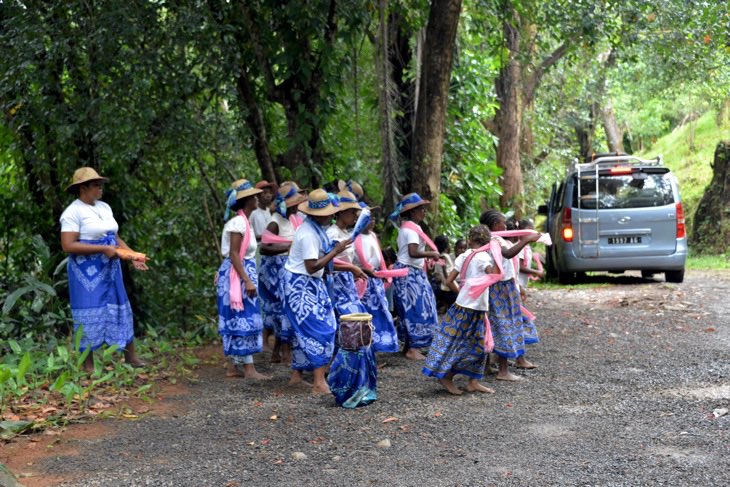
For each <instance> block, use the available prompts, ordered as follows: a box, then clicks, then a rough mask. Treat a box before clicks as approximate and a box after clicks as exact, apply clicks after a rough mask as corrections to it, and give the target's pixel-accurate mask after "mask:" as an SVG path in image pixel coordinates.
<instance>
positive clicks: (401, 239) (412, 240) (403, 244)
mask: <svg viewBox="0 0 730 487" xmlns="http://www.w3.org/2000/svg"><path fill="white" fill-rule="evenodd" d="M409 244H418V250H420V251H423V250H425V249H426V242H424V241H423V240H421V237H419V236H418V234H417V233H416V232H415V231H413V230H409V229H407V228H402V227H401V228H400V229H399V230H398V262H400V263H401V264H405V265H409V266H411V267H417V268H419V269H421V268H423V260H424V259H423V258H422V257H419V258H413V257H411V256H410V254H408V245H409Z"/></svg>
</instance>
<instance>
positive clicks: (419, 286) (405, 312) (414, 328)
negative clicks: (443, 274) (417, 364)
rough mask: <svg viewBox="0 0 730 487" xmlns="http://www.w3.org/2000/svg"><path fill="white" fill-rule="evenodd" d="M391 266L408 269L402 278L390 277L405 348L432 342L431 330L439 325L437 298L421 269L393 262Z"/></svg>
mask: <svg viewBox="0 0 730 487" xmlns="http://www.w3.org/2000/svg"><path fill="white" fill-rule="evenodd" d="M393 268H394V269H408V275H407V276H405V277H395V278H393V287H394V290H395V295H394V297H395V312H396V314H397V315H398V318H399V320H400V325H399V326H400V327H401V328H402V331H403V337H404V339H405V342H406V343H405V348H406V349H408V348H425V347H428V346H429V345H431V338H432V334H433V330H435V329H436V327H437V326H438V315H437V313H436V298H435V297H434V295H433V289H432V288H431V284H430V283H429V282H428V277H427V276H426V273H425V272H424V271H423V269H416V268H415V267H412V266H408V265H405V264H402V263H400V262H396V263H395V265H394V266H393Z"/></svg>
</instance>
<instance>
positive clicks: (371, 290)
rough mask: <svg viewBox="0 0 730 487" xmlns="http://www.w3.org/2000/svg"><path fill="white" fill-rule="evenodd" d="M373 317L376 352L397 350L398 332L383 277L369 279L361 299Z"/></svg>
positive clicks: (373, 346) (374, 348) (374, 347)
mask: <svg viewBox="0 0 730 487" xmlns="http://www.w3.org/2000/svg"><path fill="white" fill-rule="evenodd" d="M360 301H361V302H362V304H363V305H364V306H365V309H366V310H367V312H368V313H370V314H371V315H372V317H373V344H372V348H373V351H375V352H397V351H398V334H397V333H396V331H395V325H394V324H393V316H392V315H391V314H390V310H389V309H388V300H387V298H386V297H385V285H384V284H383V280H382V279H378V278H370V279H368V287H367V288H366V289H365V294H363V296H362V299H361V300H360Z"/></svg>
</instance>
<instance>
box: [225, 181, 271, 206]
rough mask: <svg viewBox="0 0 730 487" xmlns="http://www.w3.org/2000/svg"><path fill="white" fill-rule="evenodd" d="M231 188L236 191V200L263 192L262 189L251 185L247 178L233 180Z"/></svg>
mask: <svg viewBox="0 0 730 487" xmlns="http://www.w3.org/2000/svg"><path fill="white" fill-rule="evenodd" d="M231 188H232V189H234V190H235V191H236V201H238V200H240V199H243V198H248V197H249V196H253V195H255V194H259V193H263V192H264V191H263V190H262V189H259V188H255V187H253V185H252V184H251V182H250V181H249V180H248V179H239V180H237V181H234V182H233V184H232V185H231Z"/></svg>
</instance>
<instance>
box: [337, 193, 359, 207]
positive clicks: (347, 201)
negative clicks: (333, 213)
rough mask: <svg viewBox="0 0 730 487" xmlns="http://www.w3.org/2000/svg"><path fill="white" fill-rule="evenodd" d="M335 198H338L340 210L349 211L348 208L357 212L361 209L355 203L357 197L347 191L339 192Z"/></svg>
mask: <svg viewBox="0 0 730 487" xmlns="http://www.w3.org/2000/svg"><path fill="white" fill-rule="evenodd" d="M337 197H338V198H340V210H349V209H350V208H353V209H355V210H359V209H360V208H362V207H361V206H360V204H359V203H358V202H357V197H356V196H355V195H354V194H352V193H351V192H349V191H340V192H339V193H337Z"/></svg>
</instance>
